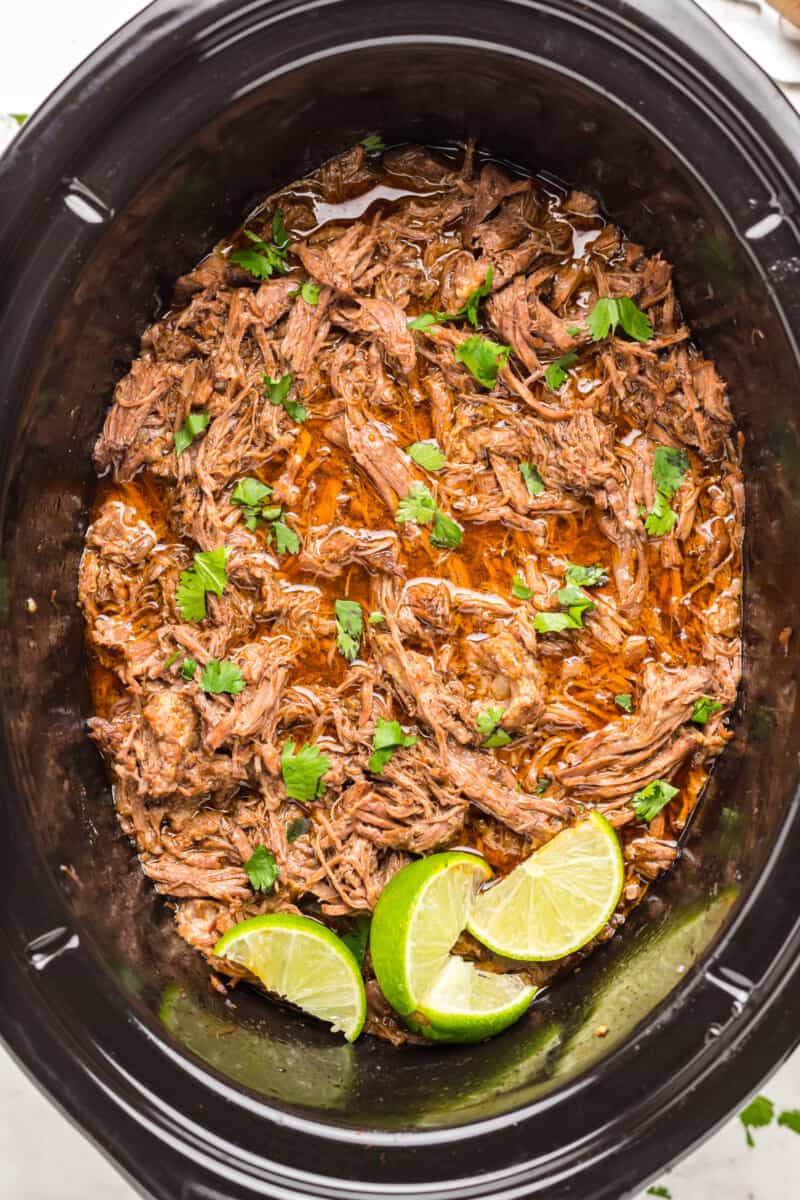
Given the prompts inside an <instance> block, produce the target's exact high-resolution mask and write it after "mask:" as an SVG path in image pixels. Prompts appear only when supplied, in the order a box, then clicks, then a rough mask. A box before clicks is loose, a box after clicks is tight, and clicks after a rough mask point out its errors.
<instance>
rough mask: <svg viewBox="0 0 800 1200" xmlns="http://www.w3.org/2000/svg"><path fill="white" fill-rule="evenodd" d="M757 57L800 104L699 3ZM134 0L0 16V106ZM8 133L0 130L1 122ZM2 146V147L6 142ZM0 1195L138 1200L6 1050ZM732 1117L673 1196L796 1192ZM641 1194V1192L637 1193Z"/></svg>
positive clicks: (789, 1086) (771, 1146)
mask: <svg viewBox="0 0 800 1200" xmlns="http://www.w3.org/2000/svg"><path fill="white" fill-rule="evenodd" d="M698 2H699V3H701V5H702V7H703V8H705V9H706V11H708V12H709V13H711V15H712V16H715V17H716V18H717V19H719V20H720V21H722V22H725V23H726V26H727V28H728V29H729V32H730V33H731V35H732V36H734V37H736V38H737V40H738V41H740V42H741V43H742V45H744V46H745V48H747V49H748V50H750V51H751V52H752V53H754V54H758V56H759V58H760V59H761V61H762V63H763V65H765V66H767V67H769V69H771V70H772V72H773V74H774V75H775V76H776V77H777V78H778V79H779V80H780V82H781V83H782V85H783V86H784V87H785V90H786V91H787V93H788V94H789V95H790V97H791V99H792V101H793V102H794V103H795V104H797V105H798V107H800V40H795V41H792V40H790V38H789V37H783V38H779V36H778V30H779V25H778V19H777V17H776V16H775V15H774V14H772V13H771V12H769V13H768V12H767V11H766V9H764V10H763V12H760V11H759V10H760V7H761V0H698ZM142 7H143V5H142V4H141V3H139V0H72V2H71V3H67V2H66V0H24V3H15V4H13V5H12V4H10V3H9V4H8V5H6V7H5V10H4V15H3V16H2V17H1V18H0V113H7V112H22V113H29V112H31V111H32V110H33V109H34V108H35V107H36V106H37V105H38V104H39V103H41V101H42V100H43V99H44V98H45V96H46V95H47V94H48V93H49V92H50V91H51V90H52V89H53V88H54V87H55V86H56V84H57V83H58V82H59V81H60V80H61V79H62V78H63V77H64V76H65V75H67V74H68V73H69V72H70V70H72V68H73V67H74V66H75V65H76V63H78V62H79V61H80V60H81V59H82V58H84V57H85V56H86V55H87V54H88V53H89V52H90V51H91V50H92V49H93V48H94V46H96V45H97V44H98V43H99V42H101V41H103V39H104V38H106V37H107V36H108V35H109V34H111V33H113V31H114V30H115V29H116V28H117V27H118V26H119V25H121V24H122V23H123V22H124V21H126V20H128V18H129V17H131V16H133V15H134V13H136V12H138V11H139V9H140V8H142ZM0 136H2V131H0ZM0 149H2V147H1V146H0ZM763 1092H764V1094H765V1095H767V1096H769V1098H770V1099H771V1100H772V1101H773V1102H774V1103H775V1107H776V1112H777V1111H780V1110H782V1109H800V1051H798V1053H797V1054H795V1056H794V1057H793V1058H792V1059H790V1060H789V1062H788V1063H787V1064H786V1065H785V1066H784V1067H782V1068H781V1070H779V1071H778V1072H777V1074H776V1075H775V1076H774V1077H773V1078H772V1080H771V1081H770V1082H769V1083H768V1084H767V1085H765V1086H764V1088H763ZM0 1117H1V1118H2V1119H0V1164H2V1182H1V1183H0V1197H2V1198H3V1200H5V1198H6V1197H7V1198H8V1200H89V1198H90V1197H102V1200H134V1196H135V1193H134V1192H133V1189H132V1188H131V1187H130V1185H129V1184H128V1183H127V1182H126V1181H125V1180H124V1179H122V1178H121V1177H120V1176H119V1175H118V1174H117V1172H116V1171H115V1169H114V1168H112V1167H111V1166H110V1165H109V1164H108V1163H107V1162H106V1161H105V1159H103V1158H102V1156H101V1155H100V1154H99V1153H98V1152H97V1151H96V1150H95V1149H94V1148H93V1147H92V1146H91V1145H90V1144H89V1142H88V1141H86V1139H85V1138H84V1137H83V1136H82V1134H80V1133H78V1132H77V1130H75V1129H73V1128H72V1126H71V1125H70V1124H69V1123H68V1122H67V1121H66V1120H65V1119H64V1118H63V1117H62V1116H61V1115H60V1114H59V1113H58V1112H56V1110H55V1109H54V1108H53V1107H52V1106H51V1105H50V1103H49V1102H48V1101H47V1100H45V1099H44V1098H43V1097H42V1096H41V1095H40V1094H39V1092H38V1091H37V1089H36V1088H35V1087H34V1085H33V1084H32V1083H31V1082H30V1081H29V1080H28V1079H27V1078H26V1077H25V1076H24V1075H23V1073H22V1072H21V1071H20V1070H19V1069H18V1068H17V1067H16V1066H15V1064H14V1063H13V1062H12V1061H11V1059H10V1058H9V1057H8V1055H6V1054H5V1053H4V1052H3V1051H2V1050H1V1049H0ZM754 1140H755V1143H756V1144H755V1147H754V1148H749V1147H748V1146H747V1144H746V1141H745V1135H744V1130H743V1128H742V1126H741V1124H740V1123H739V1122H738V1121H737V1120H733V1121H731V1122H730V1123H729V1124H728V1125H727V1126H725V1127H724V1128H723V1129H722V1130H720V1131H719V1132H718V1133H716V1134H715V1135H714V1136H713V1137H712V1138H710V1139H709V1140H708V1141H707V1142H706V1143H705V1145H704V1146H702V1147H701V1148H700V1149H699V1150H696V1151H695V1152H694V1153H693V1154H691V1155H690V1156H689V1157H688V1158H687V1159H686V1160H685V1161H684V1162H682V1163H680V1164H679V1165H678V1166H676V1167H675V1168H674V1169H673V1170H671V1171H669V1172H666V1173H665V1174H664V1175H663V1177H662V1178H661V1179H659V1180H658V1181H657V1183H658V1184H659V1185H661V1186H662V1187H665V1188H666V1189H667V1190H668V1191H669V1193H670V1195H671V1197H672V1200H791V1197H792V1195H794V1194H797V1193H798V1192H800V1188H798V1187H797V1186H795V1185H792V1184H789V1182H788V1181H789V1180H790V1179H792V1178H793V1177H794V1173H795V1172H796V1171H797V1170H798V1166H800V1138H798V1136H797V1135H796V1134H795V1133H793V1132H791V1130H789V1129H787V1128H785V1127H780V1126H778V1125H777V1124H776V1123H773V1124H772V1125H771V1126H770V1127H769V1128H766V1129H759V1130H756V1131H755V1134H754ZM642 1200H644V1197H643V1198H642Z"/></svg>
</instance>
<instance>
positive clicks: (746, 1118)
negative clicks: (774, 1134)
mask: <svg viewBox="0 0 800 1200" xmlns="http://www.w3.org/2000/svg"><path fill="white" fill-rule="evenodd" d="M774 1116H775V1105H774V1104H773V1103H772V1101H771V1100H768V1099H767V1097H766V1096H756V1097H755V1099H754V1100H751V1101H750V1103H749V1104H748V1105H747V1107H746V1108H743V1109H742V1111H741V1112H740V1113H739V1120H740V1121H741V1122H742V1125H744V1131H745V1134H746V1135H747V1144H748V1146H755V1142H754V1141H753V1135H752V1133H751V1132H750V1130H751V1129H763V1128H764V1127H765V1126H766V1125H769V1124H770V1123H771V1121H772V1118H773V1117H774Z"/></svg>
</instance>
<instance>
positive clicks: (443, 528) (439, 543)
mask: <svg viewBox="0 0 800 1200" xmlns="http://www.w3.org/2000/svg"><path fill="white" fill-rule="evenodd" d="M463 536H464V530H463V529H462V528H461V526H460V525H459V524H458V522H457V521H454V520H452V518H451V517H446V516H445V514H444V513H443V512H440V510H439V509H438V508H437V509H436V512H435V514H434V518H433V528H432V529H431V545H432V546H436V547H437V549H439V550H454V549H455V548H456V546H460V545H461V539H462V538H463Z"/></svg>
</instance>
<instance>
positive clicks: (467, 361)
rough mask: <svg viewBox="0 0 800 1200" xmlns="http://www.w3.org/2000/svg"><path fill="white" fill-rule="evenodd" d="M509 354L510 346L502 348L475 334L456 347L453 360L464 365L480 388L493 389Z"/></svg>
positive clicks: (496, 343)
mask: <svg viewBox="0 0 800 1200" xmlns="http://www.w3.org/2000/svg"><path fill="white" fill-rule="evenodd" d="M510 353H511V347H510V346H502V345H500V344H499V343H498V342H492V341H490V340H489V338H485V337H481V335H480V334H479V333H476V334H474V335H473V336H472V337H470V338H467V339H466V341H464V342H462V343H461V344H460V345H459V346H456V349H455V358H456V362H460V363H463V364H464V366H465V367H466V368H467V370H468V371H469V372H470V374H471V375H473V376H474V377H475V379H477V381H478V383H479V384H481V386H482V387H485V388H493V387H494V385H495V383H496V382H497V372H498V371H499V370H500V368H501V367H504V366H505V365H506V363H507V362H508V356H509V354H510Z"/></svg>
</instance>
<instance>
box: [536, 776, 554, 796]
mask: <svg viewBox="0 0 800 1200" xmlns="http://www.w3.org/2000/svg"><path fill="white" fill-rule="evenodd" d="M552 782H553V781H552V779H551V778H550V777H549V775H543V776H542V778H541V779H540V780H539V782H538V783H537V784H536V795H537V796H543V795H544V794H545V792H546V791H547V789H548V788H549V787H550V784H551V783H552Z"/></svg>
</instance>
